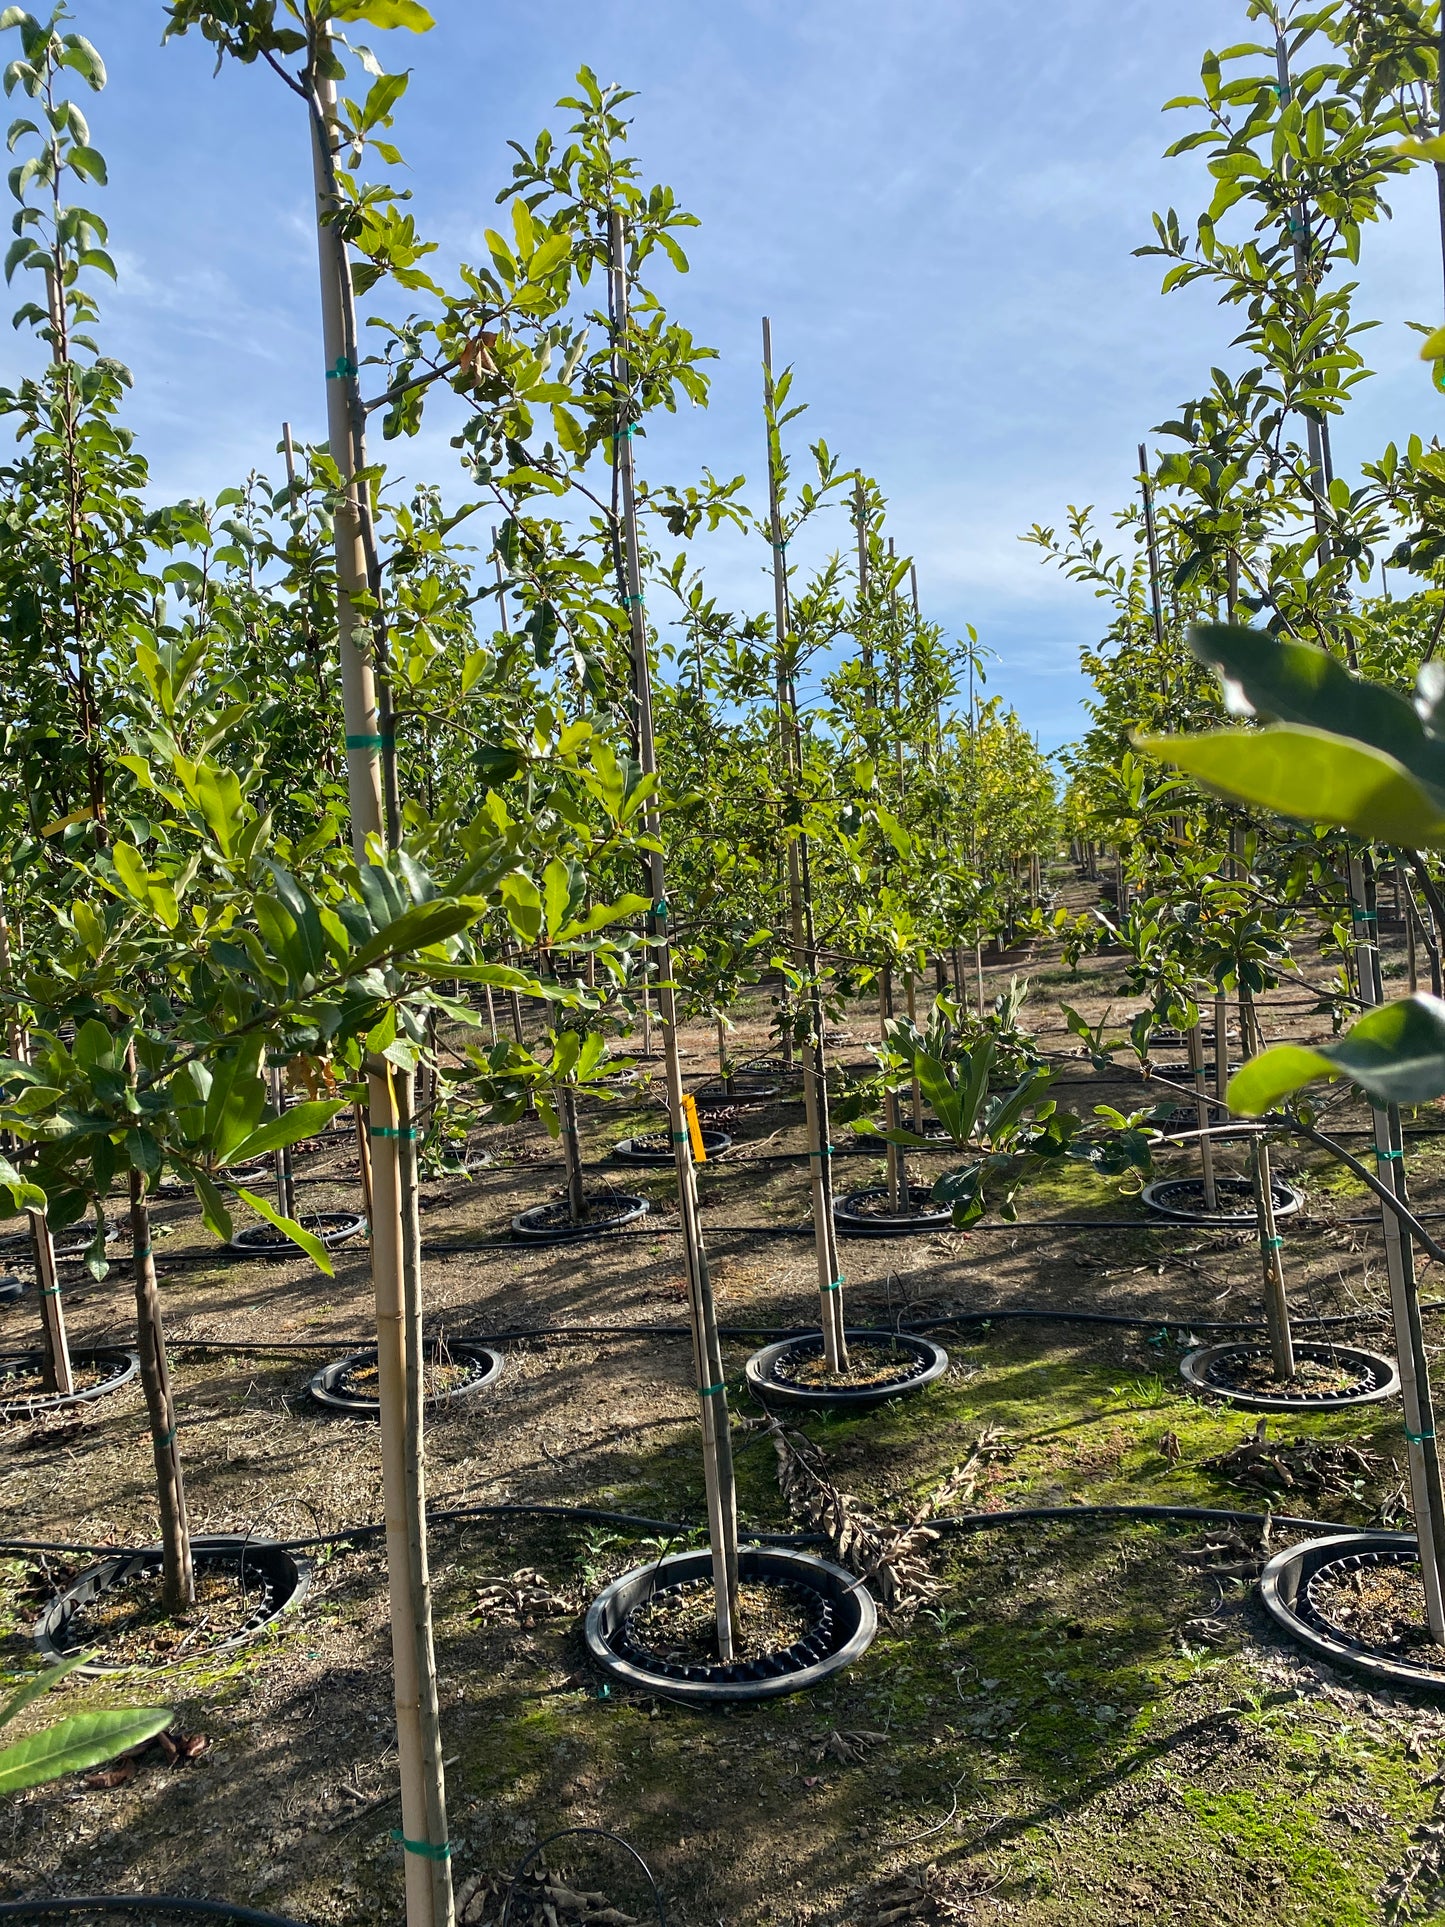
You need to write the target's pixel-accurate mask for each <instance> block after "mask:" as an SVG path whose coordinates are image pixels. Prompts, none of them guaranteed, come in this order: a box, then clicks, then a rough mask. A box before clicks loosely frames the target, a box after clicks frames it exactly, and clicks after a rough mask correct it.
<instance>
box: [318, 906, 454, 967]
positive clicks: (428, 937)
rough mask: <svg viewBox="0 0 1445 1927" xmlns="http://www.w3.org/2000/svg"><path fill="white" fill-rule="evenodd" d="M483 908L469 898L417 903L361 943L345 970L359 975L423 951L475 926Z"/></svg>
mask: <svg viewBox="0 0 1445 1927" xmlns="http://www.w3.org/2000/svg"><path fill="white" fill-rule="evenodd" d="M486 907H487V906H486V905H485V903H481V902H479V901H477V900H475V899H473V898H470V897H457V898H451V897H438V898H436V899H435V900H434V901H433V902H431V903H419V904H417V905H416V907H415V908H414V909H411V910H404V911H403V912H402V914H401V915H400V916H399V917H396V918H394V919H393V921H392V922H391V923H389V924H387V925H386V927H385V929H383V930H378V931H377V933H376V935H375V936H374V937H373V938H372V939H371V941H370V942H369V943H364V944H363V945H362V946H361V948H360V950H358V951H357V952H356V954H355V955H354V956H353V957H352V958H351V959H350V960H349V962H348V964H347V970H348V972H349V973H350V974H351V975H359V974H360V973H361V972H362V971H364V970H369V969H370V968H371V967H372V965H373V964H377V963H380V962H381V961H382V959H383V958H400V957H402V956H404V955H405V954H406V953H407V952H408V951H412V950H425V949H427V948H428V947H429V946H430V945H431V944H434V943H440V942H441V941H442V939H443V938H444V937H454V936H456V935H457V933H458V932H459V931H461V930H465V929H466V928H467V926H468V924H472V923H475V922H476V920H477V918H478V917H479V916H481V915H482V914H483V913H484V912H485V910H486Z"/></svg>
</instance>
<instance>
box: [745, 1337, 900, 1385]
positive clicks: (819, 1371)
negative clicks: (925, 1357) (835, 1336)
mask: <svg viewBox="0 0 1445 1927" xmlns="http://www.w3.org/2000/svg"><path fill="white" fill-rule="evenodd" d="M922 1365H923V1361H922V1360H921V1359H920V1358H919V1356H918V1354H917V1353H916V1352H913V1351H906V1350H905V1349H904V1348H903V1347H902V1346H901V1345H890V1344H888V1343H886V1342H884V1341H880V1342H879V1343H877V1344H869V1343H867V1342H866V1341H864V1342H859V1341H858V1340H856V1339H855V1340H853V1341H851V1342H850V1344H849V1346H848V1369H847V1371H846V1372H830V1371H829V1370H828V1359H827V1355H826V1353H825V1352H824V1351H823V1348H822V1346H821V1345H819V1344H817V1343H816V1341H815V1342H814V1343H813V1344H812V1345H808V1344H806V1343H801V1344H799V1345H797V1346H795V1347H794V1349H793V1350H792V1351H790V1352H784V1354H783V1356H782V1357H781V1358H780V1359H779V1360H778V1362H777V1364H776V1365H775V1366H774V1367H773V1373H772V1375H773V1377H774V1378H776V1379H779V1380H781V1381H782V1383H783V1384H785V1385H804V1386H807V1387H808V1388H809V1389H821V1388H822V1387H825V1386H855V1387H858V1388H860V1389H861V1388H863V1387H866V1386H872V1385H901V1384H903V1383H904V1382H905V1381H906V1380H907V1379H910V1378H914V1377H916V1376H917V1374H918V1372H919V1371H920V1370H921V1369H922Z"/></svg>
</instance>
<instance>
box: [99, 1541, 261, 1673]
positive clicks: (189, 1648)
mask: <svg viewBox="0 0 1445 1927" xmlns="http://www.w3.org/2000/svg"><path fill="white" fill-rule="evenodd" d="M195 1568H196V1603H195V1605H194V1606H192V1607H191V1608H190V1610H189V1611H188V1612H186V1613H185V1614H183V1615H182V1616H181V1617H180V1618H178V1619H172V1618H171V1617H170V1615H169V1614H168V1613H167V1612H166V1609H165V1605H164V1601H163V1599H162V1576H161V1569H160V1556H159V1554H157V1556H156V1563H155V1565H154V1567H151V1568H149V1569H147V1570H145V1571H142V1572H138V1573H136V1574H135V1576H134V1577H132V1578H130V1579H126V1580H123V1581H122V1582H120V1583H119V1584H117V1585H112V1586H107V1587H106V1588H105V1590H104V1591H103V1592H101V1593H100V1594H98V1595H97V1597H96V1598H94V1599H91V1600H87V1601H85V1602H83V1603H79V1604H77V1605H76V1607H75V1608H74V1610H73V1611H72V1612H71V1614H70V1616H69V1618H68V1620H67V1622H66V1627H65V1634H64V1638H65V1649H66V1651H67V1652H82V1651H88V1650H90V1649H92V1648H93V1649H94V1651H95V1656H96V1658H97V1660H98V1661H99V1662H100V1663H101V1664H103V1665H106V1666H165V1665H169V1664H170V1663H171V1662H172V1661H173V1660H177V1659H185V1658H187V1657H189V1656H191V1655H193V1654H200V1653H204V1652H207V1651H209V1650H211V1649H213V1648H214V1647H216V1646H219V1645H221V1644H222V1643H223V1642H224V1641H226V1640H228V1639H234V1638H236V1637H238V1636H239V1635H240V1634H241V1633H243V1632H245V1630H246V1628H247V1627H248V1626H250V1625H251V1624H252V1623H253V1622H254V1621H255V1620H257V1619H258V1618H261V1617H264V1616H265V1615H266V1614H267V1613H269V1612H270V1610H271V1601H272V1596H273V1588H272V1585H271V1582H270V1580H269V1579H267V1578H266V1576H265V1574H264V1573H263V1572H262V1571H261V1570H260V1568H259V1566H258V1565H257V1564H256V1563H255V1561H254V1560H253V1561H251V1562H249V1563H248V1564H247V1566H246V1573H245V1579H246V1583H245V1586H244V1588H243V1587H242V1585H241V1562H240V1559H239V1558H238V1556H237V1555H236V1554H235V1553H221V1554H216V1553H206V1552H198V1553H197V1554H196V1555H195Z"/></svg>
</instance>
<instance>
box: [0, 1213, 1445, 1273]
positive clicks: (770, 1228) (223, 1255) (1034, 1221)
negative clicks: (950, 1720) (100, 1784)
mask: <svg viewBox="0 0 1445 1927" xmlns="http://www.w3.org/2000/svg"><path fill="white" fill-rule="evenodd" d="M1415 1216H1416V1218H1418V1219H1419V1221H1420V1222H1421V1223H1422V1224H1429V1223H1433V1222H1436V1221H1438V1220H1440V1219H1442V1218H1445V1210H1438V1211H1416V1213H1415ZM1379 1222H1380V1221H1379V1219H1378V1218H1377V1217H1376V1216H1375V1215H1374V1214H1373V1213H1369V1212H1367V1213H1365V1214H1364V1215H1363V1216H1358V1217H1349V1218H1330V1219H1325V1218H1303V1217H1301V1218H1294V1219H1292V1220H1291V1224H1292V1226H1293V1229H1294V1230H1295V1232H1296V1233H1298V1232H1302V1231H1308V1232H1324V1231H1337V1230H1340V1229H1341V1228H1342V1227H1344V1226H1352V1227H1353V1226H1358V1225H1363V1226H1365V1227H1366V1228H1370V1227H1378V1225H1379ZM681 1230H682V1227H681V1225H679V1224H674V1223H670V1222H666V1221H662V1220H658V1221H656V1222H652V1223H649V1224H647V1225H645V1226H642V1227H639V1228H638V1229H636V1230H632V1229H628V1230H619V1231H609V1232H605V1233H601V1234H599V1235H601V1236H605V1238H606V1239H607V1241H608V1243H609V1244H637V1243H642V1242H645V1241H646V1240H647V1239H649V1238H662V1237H675V1236H677V1235H678V1234H679V1233H680V1232H681ZM703 1230H704V1231H705V1232H707V1233H708V1235H709V1236H717V1237H725V1238H811V1237H812V1235H813V1227H812V1224H811V1223H805V1224H709V1223H705V1224H704V1225H703ZM1235 1230H1236V1228H1235V1227H1234V1226H1232V1225H1195V1224H1190V1223H1188V1222H1187V1221H1185V1220H1183V1219H1179V1218H1016V1219H1015V1220H1014V1221H1013V1223H1011V1224H1010V1223H1006V1222H1005V1221H1004V1220H1002V1219H1000V1220H999V1221H998V1223H996V1224H987V1223H982V1224H972V1225H970V1226H969V1227H968V1229H967V1231H965V1232H963V1233H960V1234H958V1235H960V1236H964V1237H976V1236H978V1235H979V1234H980V1233H984V1234H987V1233H992V1234H994V1235H996V1236H1003V1235H1004V1234H1005V1233H1012V1232H1017V1231H1153V1232H1166V1231H1177V1232H1180V1233H1198V1232H1201V1231H1212V1232H1216V1233H1217V1232H1224V1233H1229V1232H1232V1231H1235ZM935 1235H942V1236H951V1235H954V1234H953V1233H952V1229H951V1227H945V1228H943V1230H942V1231H941V1232H940V1233H938V1234H935ZM1236 1235H1238V1236H1241V1237H1245V1236H1253V1235H1254V1226H1253V1225H1252V1224H1249V1223H1245V1222H1241V1223H1240V1225H1239V1226H1238V1228H1237V1234H1236ZM581 1242H582V1241H581V1240H566V1239H559V1240H558V1241H557V1242H556V1243H555V1244H544V1243H540V1242H539V1243H531V1242H529V1241H526V1240H520V1239H515V1238H486V1239H472V1240H468V1241H466V1242H457V1243H451V1244H430V1243H427V1242H423V1244H422V1248H421V1249H422V1256H423V1257H426V1258H467V1257H474V1256H477V1255H479V1254H481V1253H483V1252H488V1251H505V1252H510V1253H511V1254H512V1256H513V1257H514V1258H515V1257H522V1256H525V1255H530V1256H537V1255H538V1254H540V1253H556V1252H559V1251H574V1250H575V1249H576V1248H577V1245H578V1244H580V1243H581ZM354 1249H355V1251H356V1252H357V1253H360V1252H362V1251H364V1250H365V1249H366V1246H365V1244H364V1242H362V1241H361V1240H360V1239H358V1240H357V1242H356V1245H355V1247H354ZM339 1250H340V1252H341V1255H342V1256H345V1255H346V1247H345V1246H344V1245H343V1246H341V1247H339ZM258 1255H259V1256H261V1257H265V1258H272V1257H275V1258H278V1259H285V1258H289V1257H292V1255H293V1254H291V1253H290V1252H287V1251H286V1250H284V1249H282V1248H278V1249H277V1250H276V1251H275V1252H269V1251H268V1252H264V1253H261V1254H257V1253H254V1252H251V1253H248V1252H243V1251H231V1250H229V1249H228V1248H227V1247H226V1246H225V1245H219V1246H217V1248H216V1249H215V1250H214V1251H176V1252H163V1251H158V1252H157V1253H156V1254H155V1263H156V1269H157V1270H158V1271H166V1270H174V1269H178V1268H184V1267H185V1266H188V1265H213V1264H219V1263H221V1262H223V1261H226V1260H239V1261H241V1262H246V1263H252V1262H255V1260H256V1258H257V1256H258ZM294 1255H295V1257H297V1258H299V1257H300V1256H302V1254H301V1253H300V1252H297V1253H296V1254H294ZM16 1262H18V1263H21V1264H25V1263H26V1262H28V1261H27V1260H26V1259H24V1258H21V1259H19V1260H17V1261H16ZM77 1262H79V1261H78V1260H77ZM111 1262H112V1264H113V1265H117V1266H118V1265H122V1264H127V1263H129V1257H128V1254H126V1253H124V1252H119V1253H114V1254H112V1257H111Z"/></svg>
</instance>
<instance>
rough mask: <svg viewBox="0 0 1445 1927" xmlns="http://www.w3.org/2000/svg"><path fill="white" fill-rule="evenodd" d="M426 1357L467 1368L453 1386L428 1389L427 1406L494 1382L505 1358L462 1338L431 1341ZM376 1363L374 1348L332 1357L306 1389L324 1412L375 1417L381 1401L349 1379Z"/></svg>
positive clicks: (477, 1389) (379, 1413)
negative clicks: (359, 1390)
mask: <svg viewBox="0 0 1445 1927" xmlns="http://www.w3.org/2000/svg"><path fill="white" fill-rule="evenodd" d="M426 1356H427V1359H428V1361H429V1362H430V1363H433V1364H434V1363H436V1361H437V1360H439V1359H441V1360H444V1361H446V1362H447V1363H449V1364H453V1365H467V1366H470V1367H471V1369H470V1370H469V1372H468V1373H467V1376H466V1377H465V1378H464V1379H463V1380H462V1381H461V1382H460V1383H459V1384H457V1385H453V1386H451V1387H449V1388H448V1389H447V1390H446V1391H444V1392H432V1393H431V1394H429V1396H428V1397H427V1400H426V1403H427V1404H428V1405H445V1404H447V1403H448V1402H449V1401H450V1400H453V1399H462V1398H471V1397H472V1396H473V1395H474V1394H475V1393H477V1392H482V1391H485V1390H486V1388H487V1387H488V1386H489V1385H495V1384H496V1382H497V1380H498V1379H499V1378H500V1377H501V1376H502V1368H503V1365H504V1364H505V1362H506V1361H505V1358H504V1356H503V1354H502V1353H501V1352H499V1351H495V1350H493V1348H492V1347H491V1346H490V1345H474V1344H472V1343H470V1342H469V1341H468V1340H466V1339H460V1338H458V1339H455V1340H449V1341H448V1342H447V1343H446V1344H445V1345H442V1344H439V1343H437V1342H436V1341H434V1340H433V1341H431V1342H429V1343H428V1344H427V1346H426ZM375 1363H376V1348H375V1346H372V1347H370V1348H369V1349H367V1350H365V1351H360V1352H352V1353H350V1355H349V1356H348V1357H346V1358H337V1359H333V1360H332V1362H331V1364H329V1365H323V1366H322V1367H321V1370H320V1371H319V1372H317V1374H316V1376H315V1377H314V1378H313V1379H312V1380H311V1383H310V1385H309V1386H308V1387H307V1390H308V1391H309V1392H310V1394H311V1396H312V1398H314V1399H315V1400H316V1403H317V1404H318V1405H324V1406H325V1407H326V1408H327V1410H328V1411H332V1412H345V1413H346V1414H347V1415H348V1416H349V1417H351V1418H379V1417H380V1416H381V1401H380V1400H379V1399H376V1398H372V1397H370V1396H369V1395H368V1394H367V1393H365V1392H358V1391H355V1390H354V1389H353V1388H352V1386H351V1384H350V1380H351V1378H352V1376H353V1374H354V1373H355V1372H357V1371H358V1370H359V1369H360V1368H362V1367H363V1366H367V1365H374V1364H375Z"/></svg>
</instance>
